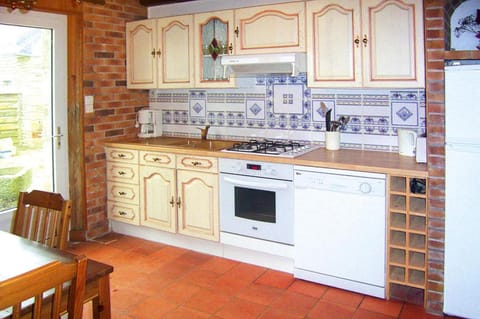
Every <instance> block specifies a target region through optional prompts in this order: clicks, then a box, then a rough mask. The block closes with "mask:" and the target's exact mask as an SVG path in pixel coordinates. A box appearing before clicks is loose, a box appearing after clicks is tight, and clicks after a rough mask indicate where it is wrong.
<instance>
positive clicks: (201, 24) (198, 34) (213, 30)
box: [194, 10, 235, 87]
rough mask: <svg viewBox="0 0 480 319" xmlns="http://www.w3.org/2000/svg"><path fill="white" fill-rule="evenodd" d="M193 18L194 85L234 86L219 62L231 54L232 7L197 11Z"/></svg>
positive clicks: (233, 82)
mask: <svg viewBox="0 0 480 319" xmlns="http://www.w3.org/2000/svg"><path fill="white" fill-rule="evenodd" d="M194 20H195V46H194V47H195V86H196V87H234V86H235V81H234V79H233V78H230V77H229V75H228V74H227V73H226V72H227V70H226V68H225V67H223V66H222V65H221V63H220V61H221V58H222V56H224V55H226V54H232V53H233V39H234V33H233V29H234V28H233V10H226V11H218V12H207V13H199V14H195V15H194Z"/></svg>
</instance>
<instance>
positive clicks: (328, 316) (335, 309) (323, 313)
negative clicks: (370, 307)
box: [306, 300, 355, 319]
mask: <svg viewBox="0 0 480 319" xmlns="http://www.w3.org/2000/svg"><path fill="white" fill-rule="evenodd" d="M354 313H355V308H353V307H349V306H345V305H341V304H337V303H332V302H328V301H322V300H320V301H319V302H318V303H317V304H316V305H315V307H314V308H313V309H312V310H311V311H310V312H309V313H308V315H307V317H306V318H308V319H351V318H352V316H353V314H354Z"/></svg>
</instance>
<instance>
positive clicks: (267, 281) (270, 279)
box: [255, 269, 295, 289]
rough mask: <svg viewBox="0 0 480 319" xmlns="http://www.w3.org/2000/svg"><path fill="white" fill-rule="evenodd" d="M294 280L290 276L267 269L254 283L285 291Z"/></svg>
mask: <svg viewBox="0 0 480 319" xmlns="http://www.w3.org/2000/svg"><path fill="white" fill-rule="evenodd" d="M294 280H295V279H294V278H293V275H292V274H288V273H286V272H281V271H277V270H271V269H269V270H267V271H266V272H264V273H263V274H262V275H261V276H260V277H259V278H257V280H255V283H257V284H262V285H266V286H272V287H276V288H282V289H286V288H288V287H289V286H290V285H291V284H292V283H293V281H294Z"/></svg>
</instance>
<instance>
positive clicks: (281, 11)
mask: <svg viewBox="0 0 480 319" xmlns="http://www.w3.org/2000/svg"><path fill="white" fill-rule="evenodd" d="M234 32H235V43H234V52H235V54H252V53H279V52H305V2H303V1H299V2H291V3H282V4H277V5H268V6H258V7H250V8H243V9H238V10H235V30H234Z"/></svg>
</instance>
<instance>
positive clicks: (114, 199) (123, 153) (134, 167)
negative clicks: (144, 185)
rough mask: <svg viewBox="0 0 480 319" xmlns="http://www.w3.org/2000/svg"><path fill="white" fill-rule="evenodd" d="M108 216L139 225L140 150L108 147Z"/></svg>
mask: <svg viewBox="0 0 480 319" xmlns="http://www.w3.org/2000/svg"><path fill="white" fill-rule="evenodd" d="M106 156H107V190H108V193H107V197H108V201H107V211H108V217H109V218H111V219H113V220H118V221H121V222H124V223H129V224H133V225H139V205H138V204H139V202H138V200H139V189H138V151H134V150H124V149H117V148H106Z"/></svg>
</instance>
